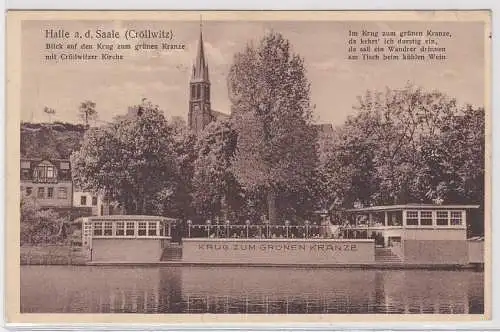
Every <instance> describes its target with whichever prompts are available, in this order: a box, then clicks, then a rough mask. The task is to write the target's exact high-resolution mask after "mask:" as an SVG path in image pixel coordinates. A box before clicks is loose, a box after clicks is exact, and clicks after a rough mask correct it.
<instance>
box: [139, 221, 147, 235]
mask: <svg viewBox="0 0 500 332" xmlns="http://www.w3.org/2000/svg"><path fill="white" fill-rule="evenodd" d="M138 234H139V236H146V223H145V222H142V221H141V222H139V233H138Z"/></svg>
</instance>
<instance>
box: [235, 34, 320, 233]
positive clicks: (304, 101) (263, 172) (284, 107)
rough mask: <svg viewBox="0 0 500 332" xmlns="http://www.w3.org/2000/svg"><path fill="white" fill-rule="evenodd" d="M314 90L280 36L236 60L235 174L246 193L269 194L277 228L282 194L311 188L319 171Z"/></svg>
mask: <svg viewBox="0 0 500 332" xmlns="http://www.w3.org/2000/svg"><path fill="white" fill-rule="evenodd" d="M309 86H310V84H309V81H308V80H307V78H306V75H305V68H304V61H303V59H302V58H300V57H299V56H298V55H296V54H292V52H291V49H290V43H289V41H288V40H286V39H285V38H284V37H283V36H282V35H281V34H279V33H274V32H272V33H269V34H267V35H266V36H265V37H264V38H263V39H262V40H261V41H260V43H259V45H258V46H257V47H254V46H253V45H248V46H247V48H246V49H245V50H244V51H243V52H241V53H238V54H236V55H235V58H234V63H233V64H232V66H231V69H230V72H229V76H228V89H229V96H230V100H231V104H232V114H233V117H234V123H235V124H236V128H235V129H236V130H237V132H238V142H237V149H236V154H235V156H234V159H233V163H232V171H233V173H234V174H235V177H236V179H237V181H238V182H239V183H240V184H241V185H242V186H243V187H244V189H245V190H246V191H259V190H261V191H264V192H266V193H267V194H266V195H267V205H268V213H269V220H270V222H271V223H275V222H276V221H277V219H278V208H279V207H278V206H277V205H276V203H277V198H278V197H279V196H280V194H282V193H283V192H286V191H288V190H291V191H293V190H295V189H296V188H300V187H301V186H304V185H306V182H307V180H308V178H310V177H311V176H312V174H313V171H314V168H315V166H316V160H317V154H316V132H315V129H314V127H313V126H312V125H311V105H310V92H309V90H310V89H309Z"/></svg>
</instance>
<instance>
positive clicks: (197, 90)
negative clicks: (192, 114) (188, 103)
mask: <svg viewBox="0 0 500 332" xmlns="http://www.w3.org/2000/svg"><path fill="white" fill-rule="evenodd" d="M200 97H201V86H199V85H197V86H196V98H200Z"/></svg>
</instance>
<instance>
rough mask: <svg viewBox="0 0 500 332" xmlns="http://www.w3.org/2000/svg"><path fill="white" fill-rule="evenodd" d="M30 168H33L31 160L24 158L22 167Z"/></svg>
mask: <svg viewBox="0 0 500 332" xmlns="http://www.w3.org/2000/svg"><path fill="white" fill-rule="evenodd" d="M25 168H27V169H30V168H31V163H30V162H29V161H26V160H23V161H21V169H25Z"/></svg>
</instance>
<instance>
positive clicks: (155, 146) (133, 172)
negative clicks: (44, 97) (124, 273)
mask: <svg viewBox="0 0 500 332" xmlns="http://www.w3.org/2000/svg"><path fill="white" fill-rule="evenodd" d="M134 107H135V108H136V109H137V112H135V114H137V115H136V116H133V117H132V116H128V117H123V118H121V119H118V120H116V121H115V122H113V123H111V124H109V125H106V126H102V127H98V128H92V129H89V130H88V131H87V132H86V134H85V137H84V140H83V143H82V146H81V149H80V150H79V151H77V152H75V153H73V154H72V156H71V163H72V167H73V181H74V183H75V184H76V185H77V186H79V187H80V188H82V190H88V191H91V192H101V193H104V194H105V195H106V196H107V197H109V198H110V199H112V200H116V201H118V202H119V203H120V204H121V205H122V206H124V207H125V210H126V212H127V213H128V214H151V213H153V212H154V210H155V207H154V206H153V204H154V202H155V201H156V200H157V198H158V194H159V193H160V192H162V191H169V190H171V188H174V187H175V181H176V160H175V151H174V132H173V130H172V128H171V127H170V126H169V125H168V123H167V121H166V119H165V117H164V116H163V114H162V112H161V111H160V110H159V109H158V106H154V105H152V104H151V103H150V102H147V101H144V102H143V103H142V104H140V105H137V106H134Z"/></svg>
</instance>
